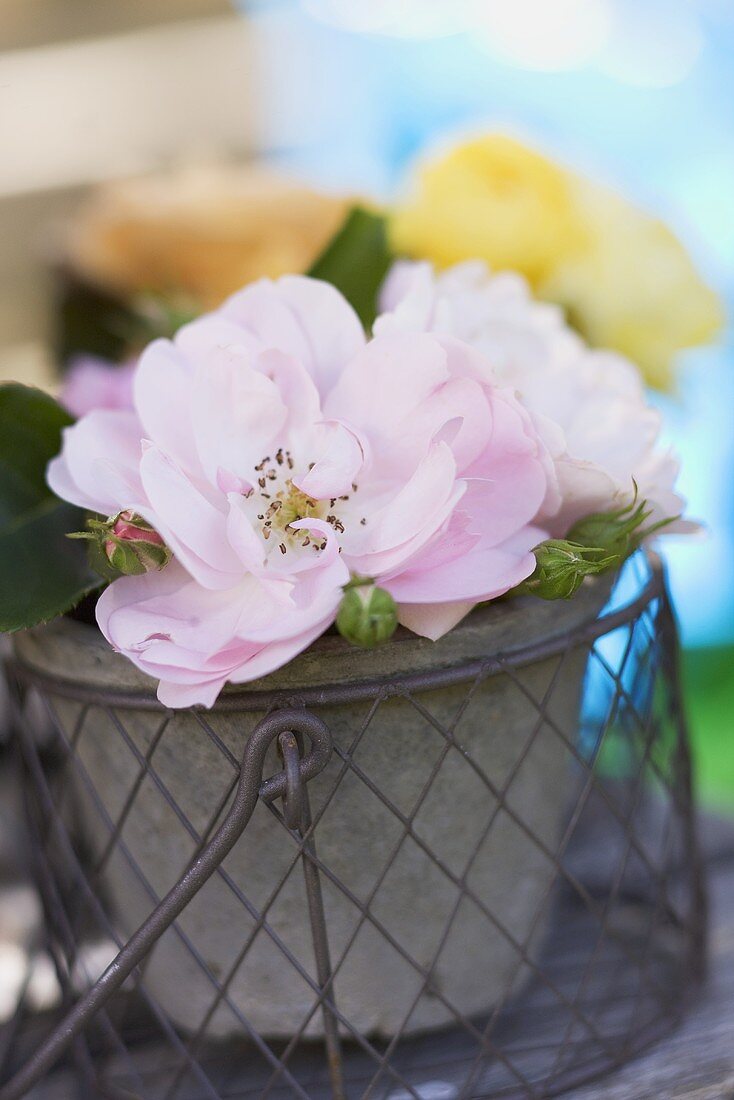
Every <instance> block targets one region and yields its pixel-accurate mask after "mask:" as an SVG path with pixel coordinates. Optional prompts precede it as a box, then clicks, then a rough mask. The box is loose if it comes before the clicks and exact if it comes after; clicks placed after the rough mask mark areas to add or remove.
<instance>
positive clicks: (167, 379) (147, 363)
mask: <svg viewBox="0 0 734 1100" xmlns="http://www.w3.org/2000/svg"><path fill="white" fill-rule="evenodd" d="M134 396H135V407H136V409H137V412H138V415H139V417H140V421H141V424H142V427H143V431H142V434H143V435H144V436H146V438H148V439H152V440H153V442H154V443H155V444H156V445H157V446H158V447H160V448H161V450H163V451H165V452H166V454H168V455H170V456H171V458H172V459H173V460H174V461H175V462H177V463H178V464H179V465H180V466H183V467H184V468H186V469H189V470H195V469H198V461H197V456H196V451H195V449H194V447H193V440H192V435H191V367H190V365H189V364H188V362H187V360H186V358H185V357H184V355H183V354H182V353H181V351H180V350H179V348H178V347H177V346H176V345H175V344H173V343H171V341H170V340H155V341H154V342H153V343H152V344H150V345H149V346H148V347H147V348H146V349H145V351H144V352H143V354H142V355H141V357H140V361H139V363H138V367H137V371H136V373H135V379H134Z"/></svg>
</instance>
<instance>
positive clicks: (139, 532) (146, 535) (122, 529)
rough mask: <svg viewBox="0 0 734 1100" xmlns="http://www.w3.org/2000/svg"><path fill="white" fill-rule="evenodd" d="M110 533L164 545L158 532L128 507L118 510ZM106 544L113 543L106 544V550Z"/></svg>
mask: <svg viewBox="0 0 734 1100" xmlns="http://www.w3.org/2000/svg"><path fill="white" fill-rule="evenodd" d="M112 534H113V535H116V536H117V538H118V539H131V540H133V539H134V540H136V541H139V542H149V543H152V544H153V545H154V546H163V545H164V543H163V539H162V538H161V536H160V535H159V534H158V532H157V531H155V530H154V529H153V528H152V527H150V526H149V525H148V524H147V523H145V521H144V520H142V521H141V518H140V516H136V515H135V513H134V512H131V511H130V510H129V509H128V511H126V512H120V514H119V516H118V517H117V519H116V520H115V522H114V524H113V527H112ZM108 545H113V544H112V543H108V544H106V545H105V550H107V546H108Z"/></svg>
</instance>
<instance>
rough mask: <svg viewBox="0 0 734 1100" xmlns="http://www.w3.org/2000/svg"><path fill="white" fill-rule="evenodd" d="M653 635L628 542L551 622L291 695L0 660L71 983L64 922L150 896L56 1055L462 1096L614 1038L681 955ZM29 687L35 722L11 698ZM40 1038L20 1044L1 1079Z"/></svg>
mask: <svg viewBox="0 0 734 1100" xmlns="http://www.w3.org/2000/svg"><path fill="white" fill-rule="evenodd" d="M676 660H677V650H676V635H675V623H674V619H673V615H672V612H671V608H670V604H669V601H668V597H667V593H666V589H665V583H664V577H663V575H662V572H661V569H660V566H659V564H658V563H657V562H655V561H653V565H652V568H651V567H650V565H649V562H648V559H646V558H644V557H643V556H641V555H640V556H638V557H637V558H636V559H633V562H632V563H630V565H629V566H628V568H627V571H626V576H625V577H623V579H622V580H621V581H620V583H619V584H618V585H617V588H616V590H615V595H614V597H613V601H612V604H611V605H609V606H608V607H607V609H606V610H605V613H604V614H603V616H602V617H601V618H600V619H599V620H598V621H596V622H594V623H591V624H587V625H586V626H584V627H580V628H578V629H576V630H574V631H573V632H572V633H570V634H568V635H567V636H565V637H562V638H558V637H556V638H555V639H553V640H552V642H546V641H543V640H537V639H536V640H534V641H532V642H530V643H529V644H528V645H526V646H524V647H523V648H522V649H519V650H518V649H516V650H514V651H512V652H507V653H504V654H497V653H492V654H487V656H486V657H484V658H482V659H480V660H475V661H468V662H465V663H464V664H463V665H461V666H458V667H456V666H455V667H451V668H448V669H443V670H440V671H439V672H435V671H434V672H432V673H422V674H421V673H418V674H413V675H402V676H399V677H394V678H392V679H381V680H380V681H379V682H378V681H373V682H370V683H361V684H356V685H341V686H338V687H332V688H330V687H328V686H324V687H323V688H319V689H310V691H308V690H307V691H304V692H303V693H301V695H300V696H299V698H298V699H293V698H284V697H282V696H278V695H273V696H272V697H270V698H264V697H263V694H262V693H259V694H257V696H255V695H254V694H253V693H250V694H248V693H247V692H241V693H238V694H237V695H234V696H232V695H231V696H228V697H227V699H226V702H225V703H224V705H222V706H221V707H217V708H215V709H214V710H212V711H210V712H201V711H197V710H191V711H187V712H184V713H181V712H175V713H172V712H168V711H164V710H163V709H162V708H159V707H157V705H156V704H155V702H154V701H152V700H151V699H150V698H149V697H147V696H142V697H141V696H136V697H133V696H127V697H120V696H119V695H114V694H105V693H100V692H95V691H91V690H89V689H82V688H81V687H79V688H76V689H75V688H74V686H73V684H72V685H71V686H70V684H69V682H68V681H65V682H64V683H61V682H56V683H54V682H52V681H51V680H48V679H44V678H43V677H39V676H38V675H37V674H35V673H33V674H31V673H29V672H28V671H27V670H24V669H23V668H20V667H16V668H15V670H14V671H15V675H16V679H17V684H18V713H19V721H18V723H17V726H18V737H17V744H18V748H19V754H20V757H21V760H22V770H23V774H24V780H25V790H26V794H27V808H28V819H29V823H30V826H31V829H32V834H33V840H34V852H35V859H36V864H37V866H36V873H37V879H38V882H39V886H40V889H41V893H42V897H43V902H44V908H45V913H46V919H47V927H48V938H49V948H50V950H51V953H52V957H53V958H54V961H55V964H56V967H57V971H58V976H59V980H60V983H61V986H62V989H63V991H64V998H65V1007H66V1008H69V1007H70V1006H72V1005H73V1004H74V1003H75V1001H76V1000H77V999H78V997H79V995H80V990H82V991H83V990H84V988H86V987H89V986H93V983H94V982H95V979H97V978H98V974H96V973H84V972H83V968H82V972H81V973H80V966H81V961H80V960H82V959H83V958H86V957H88V954H89V953H88V952H86V953H85V951H84V948H85V946H86V945H89V944H90V943H94V944H96V945H97V946H98V947H99V948H100V949H101V950H102V953H103V954H104V952H105V951H106V952H107V957H108V958H109V959H111V958H112V957H113V956H114V955H115V953H116V951H118V950H119V949H120V948H124V946H125V944H126V942H132V941H131V937H133V940H134V938H135V937H134V935H133V934H134V933H135V929H136V928H137V927H138V926H139V925H140V924H141V923H143V922H145V920H146V918H148V917H149V914H150V913H151V911H154V914H157V923H156V922H155V920H154V922H153V925H152V926H151V929H150V935H149V938H148V941H146V944H147V946H145V950H142V949H141V951H140V952H139V953H138V955H137V956H135V958H133V957H132V956H131V965H130V966H129V968H128V969H127V970H126V971H125V975H126V976H125V975H123V973H122V971H120V973H118V974H117V976H115V972H114V965H113V967H112V969H111V970H110V971H108V972H107V974H106V975H105V976H104V978H103V979H102V983H103V984H102V986H101V987H100V986H98V987H97V990H98V993H97V994H96V995H95V990H94V987H93V990H92V994H91V995H90V996H89V997H88V1003H85V1004H83V1005H82V1011H81V1014H80V1016H79V1020H78V1025H79V1026H78V1028H77V1032H78V1033H77V1034H75V1036H74V1037H73V1040H72V1041H69V1040H70V1037H71V1031H70V1030H68V1029H67V1031H66V1032H65V1031H64V1025H63V1023H62V1026H61V1029H60V1030H59V1031H58V1034H59V1035H61V1039H59V1040H58V1043H57V1047H56V1048H55V1050H56V1054H55V1055H54V1059H52V1060H55V1058H56V1055H58V1054H60V1053H62V1052H63V1054H64V1057H65V1058H66V1060H67V1063H68V1064H69V1065H70V1066H71V1065H73V1066H74V1067H75V1070H76V1072H77V1073H78V1074H79V1076H80V1079H81V1080H83V1081H84V1082H86V1087H87V1088H88V1089H90V1090H91V1091H92V1094H93V1095H100V1096H108V1097H120V1098H121V1097H127V1098H130V1097H137V1098H139V1100H148V1098H150V1100H199V1098H204V1097H206V1098H210V1100H225V1098H231V1097H238V1098H240V1097H241V1098H245V1097H260V1098H266V1097H268V1098H272V1100H280V1098H283V1100H285V1098H286V1097H293V1096H298V1097H301V1098H303V1100H307V1098H308V1100H311V1098H314V1100H315V1098H319V1097H326V1096H333V1097H336V1098H337V1100H339V1098H341V1097H349V1098H356V1097H363V1098H367V1097H370V1098H372V1097H374V1098H390V1100H403V1098H404V1097H415V1098H419V1100H454V1098H456V1100H465V1098H466V1100H468V1098H470V1097H523V1098H524V1097H528V1098H535V1097H545V1096H554V1095H557V1094H559V1093H561V1092H563V1091H564V1090H566V1089H567V1088H569V1087H571V1086H572V1085H574V1084H577V1083H579V1082H581V1081H585V1080H588V1079H590V1078H593V1077H595V1076H597V1075H599V1074H601V1073H604V1072H606V1071H608V1070H609V1069H611V1068H613V1067H615V1066H617V1065H620V1064H621V1063H623V1062H624V1061H626V1060H628V1059H629V1058H631V1057H633V1056H634V1055H635V1054H636V1053H638V1052H639V1051H640V1050H641V1049H643V1048H644V1047H645V1046H646V1045H648V1044H649V1043H650V1042H652V1041H653V1040H654V1039H656V1038H657V1037H658V1036H660V1035H661V1034H663V1033H664V1032H665V1031H666V1030H668V1029H669V1028H671V1027H672V1026H674V1025H675V1023H676V1022H677V1021H678V1020H679V1019H680V1017H681V1014H682V1013H683V1012H684V1010H685V1006H686V1004H687V1002H688V1000H689V999H690V997H691V996H692V995H693V993H694V992H695V989H696V986H697V983H698V982H699V980H700V978H701V976H702V969H703V956H704V923H705V899H704V895H703V888H702V882H701V873H700V865H699V861H698V856H697V852H696V844H695V835H694V820H693V811H692V802H691V785H690V765H689V756H688V745H687V739H686V729H685V723H684V718H683V711H682V703H681V698H680V688H679V681H678V673H677V665H676ZM582 684H583V690H581V688H582ZM574 685H577V687H575V686H574ZM39 697H40V699H42V701H43V703H44V707H45V714H46V716H47V718H46V721H45V722H42V723H39V722H38V721H36V722H35V723H31V722H29V721H28V720H23V716H24V715H25V716H26V719H27V715H28V714H29V712H30V710H32V711H33V712H34V713H37V712H38V708H37V701H38V698H39ZM31 699H32V700H33V706H32V707H29V700H31ZM284 708H286V709H284ZM508 715H509V716H510V718H509V719H507V720H508V721H509V722H510V725H511V736H504V737H503V736H502V730H498V725H501V723H502V721H503V716H504V717H505V718H507V716H508ZM258 719H262V721H260V724H259V725H256V728H255V732H254V733H253V734H252V737H251V739H250V742H249V744H254V743H255V742H257V740H258V737H260V740H261V742H262V746H263V749H262V754H261V757H260V758H259V762H258V764H257V766H254V765H253V763H252V760H249V762H248V757H247V754H245V759H244V762H243V761H242V759H241V755H242V741H243V729H245V730H249V729H252V727H253V724H255V723H256V722H257V720H258ZM268 723H270V724H269V725H268ZM309 723H310V724H309ZM327 727H328V732H325V733H324V734H323V736H324V737H327V736H328V740H329V749H328V751H324V752H323V754H322V756H321V757H319V759H318V760H317V759H316V757H317V756H318V752H317V751H316V749H315V748H314V746H315V744H316V741H318V739H319V737H321V733H320V730H322V729H323V730H326V728H327ZM506 733H507V730H505V734H506ZM261 735H262V736H261ZM322 748H323V746H322ZM314 761H315V762H314ZM269 777H270V778H269ZM258 794H259V795H260V797H259V798H258ZM245 796H246V797H247V798H248V799H249V801H248V803H247V807H244V802H243V798H245ZM250 796H251V797H250ZM245 809H246V810H247V811H249V812H248V813H246V812H245ZM239 811H242V812H241V814H240V818H239V819H238V821H237V822H235V824H234V825H233V821H234V819H235V816H236V814H237V813H238V812H239ZM225 834H226V835H227V836H229V839H230V840H231V845H230V847H229V848H228V849H226V851H225V850H224V847H221V848H217V844H219V843H220V840H221V837H222V836H224V835H225ZM206 860H209V862H210V865H211V866H210V871H211V873H210V875H209V876H208V877H206V878H205V877H204V876H203V871H201V867H202V866H203V864H204V863H205V862H206ZM192 874H193V875H194V876H196V875H197V874H201V881H199V879H196V881H194V882H193V886H192V887H191V891H190V893H189V894H188V895H187V897H186V899H183V895H181V900H184V904H182V905H180V906H178V905H177V906H175V907H174V906H172V903H171V902H170V900H169V899H170V897H171V896H172V893H173V894H175V892H176V890H177V889H179V890H180V888H181V884H182V883H183V884H184V887H185V886H186V881H185V880H187V875H188V876H189V881H193V880H191V879H190V876H191V875H192ZM96 954H97V956H99V951H98V952H97V953H96ZM132 963H134V965H132ZM123 977H124V978H125V980H124V982H123V980H122V978H123ZM105 981H109V983H110V984H109V986H108V987H104V982H105ZM115 982H117V986H116V987H115V988H114V989H113V988H112V987H113V985H114V983H115ZM95 997H96V999H95ZM67 1019H68V1017H67ZM32 1045H33V1044H32ZM38 1057H39V1056H38V1052H37V1051H36V1052H35V1053H34V1051H33V1050H30V1051H29V1049H28V1044H26V1043H23V1042H18V1043H15V1044H14V1052H11V1054H10V1055H9V1058H8V1062H7V1065H6V1066H5V1067H4V1070H3V1073H4V1077H3V1079H4V1080H5V1081H6V1082H9V1081H10V1080H11V1078H12V1077H13V1075H14V1074H15V1073H17V1072H21V1078H16V1085H15V1086H13V1085H12V1084H6V1085H5V1087H4V1089H2V1090H0V1097H2V1098H3V1100H4V1098H5V1097H8V1098H10V1097H12V1096H16V1095H17V1096H20V1095H25V1092H26V1086H27V1087H28V1088H29V1087H30V1084H31V1083H32V1081H33V1080H34V1079H35V1077H37V1076H38V1074H39V1073H40V1067H41V1062H40V1061H38V1062H37V1063H34V1059H38ZM24 1065H25V1070H23V1068H22V1067H23V1066H24ZM24 1072H25V1073H26V1075H27V1076H26V1077H25V1078H22V1073H24ZM18 1081H20V1084H19V1085H18V1084H17V1082H18ZM13 1088H15V1089H16V1091H13Z"/></svg>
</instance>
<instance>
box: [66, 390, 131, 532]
mask: <svg viewBox="0 0 734 1100" xmlns="http://www.w3.org/2000/svg"><path fill="white" fill-rule="evenodd" d="M139 460H140V423H139V421H138V419H137V417H136V416H135V414H134V413H132V412H122V411H116V410H115V411H113V410H110V409H96V410H95V411H94V412H91V413H88V414H87V415H86V416H85V417H82V419H81V420H79V421H78V422H77V423H76V424H74V425H72V427H70V428H65V429H64V432H63V446H62V450H61V454H60V455H59V456H57V458H55V459H53V460H52V461H51V462H50V464H49V466H48V470H47V475H46V476H47V480H48V484H49V486H50V488H51V489H52V490H53V492H54V493H56V495H57V496H59V497H61V498H62V499H63V500H68V501H69V502H70V503H72V504H77V505H79V507H81V508H88V509H89V510H90V511H92V512H100V513H102V515H106V516H107V515H113V514H114V513H115V512H119V511H122V510H123V509H125V508H130V507H135V506H136V505H137V504H138V503H139V502H140V500H141V498H142V496H143V490H142V487H141V485H140V479H139V476H138V463H139Z"/></svg>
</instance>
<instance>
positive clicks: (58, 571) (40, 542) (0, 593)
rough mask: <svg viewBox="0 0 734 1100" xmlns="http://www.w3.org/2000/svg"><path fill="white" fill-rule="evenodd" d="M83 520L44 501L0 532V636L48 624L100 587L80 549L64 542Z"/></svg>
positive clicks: (49, 500) (75, 512)
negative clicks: (68, 534) (2, 633)
mask: <svg viewBox="0 0 734 1100" xmlns="http://www.w3.org/2000/svg"><path fill="white" fill-rule="evenodd" d="M83 520H84V516H83V513H80V512H79V509H77V508H74V507H73V506H72V505H71V504H65V503H63V502H62V501H60V500H57V499H56V497H53V496H49V497H47V499H46V500H44V501H43V502H42V503H41V504H39V505H37V507H36V508H35V509H34V510H33V511H31V512H28V513H27V514H26V515H25V516H23V517H22V518H21V519H19V520H17V521H16V522H15V523H14V524H12V525H10V526H9V527H6V528H5V529H4V530H3V531H2V533H0V631H8V632H10V631H15V630H23V629H25V628H26V627H29V626H35V625H36V624H37V623H46V622H49V621H50V620H51V619H55V618H57V616H59V615H63V614H64V612H66V611H71V609H72V608H74V607H76V605H77V604H78V603H79V601H80V600H81V599H82V598H83V597H84V596H86V595H87V594H88V593H89V592H93V591H94V589H96V588H99V587H100V586H101V585H102V584H103V581H102V580H101V579H100V577H99V576H97V575H96V574H95V573H93V572H92V570H91V568H90V566H89V565H88V563H87V555H86V553H85V551H84V549H83V547H82V546H81V545H80V544H79V543H74V542H72V541H71V540H70V539H68V538H67V537H66V535H67V533H68V532H69V531H73V530H74V528H75V527H78V526H79V523H80V521H81V522H83Z"/></svg>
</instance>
